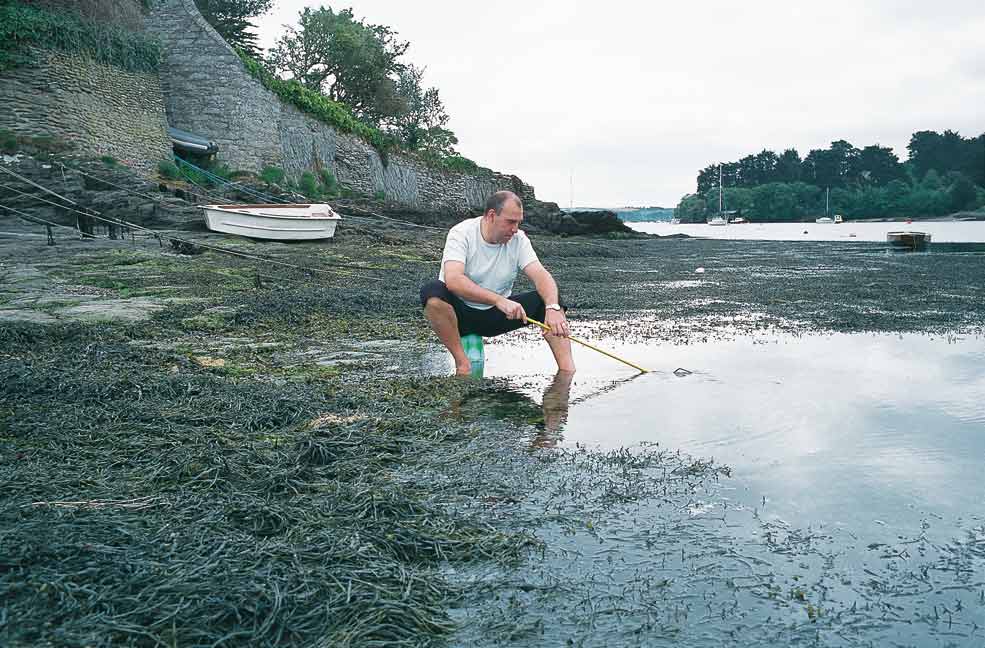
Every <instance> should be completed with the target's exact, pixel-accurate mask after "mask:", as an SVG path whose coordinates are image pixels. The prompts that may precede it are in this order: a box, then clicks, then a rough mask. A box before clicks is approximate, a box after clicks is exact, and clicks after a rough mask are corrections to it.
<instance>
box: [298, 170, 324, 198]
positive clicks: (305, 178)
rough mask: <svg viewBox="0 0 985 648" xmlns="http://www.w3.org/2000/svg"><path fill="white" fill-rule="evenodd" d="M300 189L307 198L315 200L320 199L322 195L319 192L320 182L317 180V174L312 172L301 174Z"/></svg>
mask: <svg viewBox="0 0 985 648" xmlns="http://www.w3.org/2000/svg"><path fill="white" fill-rule="evenodd" d="M298 189H300V191H301V193H302V194H304V195H305V196H306V197H308V198H311V199H315V198H318V196H319V194H320V193H321V192H320V191H319V190H318V181H317V180H315V174H313V173H311V172H310V171H305V172H304V173H302V174H301V181H300V182H299V183H298Z"/></svg>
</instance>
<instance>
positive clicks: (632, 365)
mask: <svg viewBox="0 0 985 648" xmlns="http://www.w3.org/2000/svg"><path fill="white" fill-rule="evenodd" d="M527 321H528V322H530V323H531V324H536V325H537V326H539V327H540V328H542V329H544V330H545V331H550V330H551V327H550V326H548V325H547V324H544V323H543V322H538V321H537V320H535V319H531V318H529V317H528V318H527ZM568 339H569V340H571V341H573V342H577V343H578V344H580V345H582V346H587V347H588V348H589V349H591V350H592V351H598V352H599V353H601V354H602V355H607V356H609V357H610V358H612V359H613V360H618V361H619V362H622V363H623V364H628V365H629V366H630V367H632V368H633V369H636V370H637V371H639V372H640V373H650V372H649V371H647V370H646V369H644V368H643V367H641V366H639V365H636V364H633V363H632V362H630V361H629V360H624V359H622V358H620V357H619V356H617V355H613V354H611V353H609V352H608V351H603V350H602V349H600V348H598V347H596V346H592V345H591V344H589V343H588V342H585V341H584V340H579V339H578V338H576V337H575V336H573V335H569V336H568Z"/></svg>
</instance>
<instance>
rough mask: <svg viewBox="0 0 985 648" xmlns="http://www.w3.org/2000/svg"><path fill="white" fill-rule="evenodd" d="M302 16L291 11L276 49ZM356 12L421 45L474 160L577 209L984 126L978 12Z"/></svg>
mask: <svg viewBox="0 0 985 648" xmlns="http://www.w3.org/2000/svg"><path fill="white" fill-rule="evenodd" d="M303 4H304V3H302V2H299V1H297V0H294V1H292V0H281V1H280V2H279V3H278V7H277V11H276V13H275V14H272V15H271V16H270V17H269V18H268V19H266V20H265V21H264V24H263V26H262V27H261V29H260V34H261V43H262V44H264V45H269V44H271V43H272V42H273V40H274V38H275V37H276V36H277V35H278V34H279V33H280V32H281V28H280V25H281V24H282V23H284V22H294V20H295V17H296V15H297V12H298V11H299V10H300V8H301V7H302V6H303ZM310 4H312V5H314V6H317V5H318V4H319V3H316V2H312V3H310ZM348 4H351V5H352V7H353V10H354V11H355V13H356V15H357V16H363V17H365V18H366V19H367V20H368V21H369V22H373V23H380V24H386V25H390V26H391V27H393V28H394V29H396V30H397V32H398V33H399V34H400V36H401V37H402V38H404V39H406V40H409V41H410V42H411V48H410V50H409V51H408V54H407V56H408V58H409V60H411V61H413V62H414V63H415V64H417V65H420V66H424V67H426V68H427V74H426V76H425V83H427V84H430V85H434V86H436V87H438V88H439V89H440V91H441V97H442V99H443V101H444V103H445V105H446V107H447V109H448V112H449V114H450V115H451V122H450V127H451V128H452V129H453V130H454V131H455V132H456V134H457V135H458V137H459V140H460V142H461V144H460V147H459V148H460V150H461V151H462V152H463V153H464V154H465V155H467V156H469V157H472V158H473V159H475V160H476V161H477V162H479V163H480V164H482V165H484V166H490V167H492V168H495V169H498V170H502V171H507V172H511V173H517V174H518V175H520V176H521V177H522V178H523V179H524V180H525V181H527V182H529V183H530V184H533V185H534V186H535V187H536V189H537V193H538V196H539V197H541V198H543V199H546V200H554V201H557V202H561V203H567V200H568V198H569V187H570V183H571V180H570V176H571V174H572V172H574V173H575V175H577V176H580V177H582V178H583V181H582V182H581V183H580V185H579V187H578V189H579V191H580V192H581V195H580V197H578V198H577V200H578V202H580V203H581V204H586V205H587V204H594V205H600V206H603V205H620V204H625V203H630V202H631V203H633V204H661V205H673V204H676V202H677V201H678V199H679V198H680V197H681V196H682V195H683V194H684V193H687V192H690V191H693V189H694V178H695V176H696V175H697V172H698V171H699V170H700V169H701V168H702V167H704V166H707V165H708V164H711V163H714V162H716V161H718V160H733V159H738V158H740V157H742V156H744V155H748V154H750V153H756V152H758V151H760V150H762V149H764V148H770V149H772V150H776V151H780V150H782V149H784V148H788V147H795V148H797V149H798V150H799V151H800V152H801V154H806V152H807V151H809V150H810V149H812V148H821V147H826V146H827V145H828V144H829V143H830V142H831V141H833V140H835V139H847V140H848V141H850V142H852V143H853V144H855V145H856V146H866V145H869V144H874V143H877V142H878V143H880V144H882V145H885V146H892V147H893V148H894V150H895V151H896V153H897V154H898V155H899V156H900V157H901V158H902V157H905V154H906V150H905V147H906V144H907V142H908V141H909V136H910V134H911V133H912V132H914V131H916V130H922V129H928V128H929V129H938V130H941V129H944V128H952V129H955V130H959V131H960V132H967V133H972V132H980V131H981V130H982V122H981V118H980V114H979V107H980V106H981V105H985V84H981V83H974V82H973V81H975V80H978V79H981V78H982V77H983V76H985V59H982V57H981V55H980V54H978V52H980V50H981V48H980V40H981V37H980V34H982V33H985V5H982V3H980V2H971V1H964V0H958V1H956V2H949V3H948V7H947V10H946V11H945V10H943V9H942V8H941V6H940V5H939V4H938V5H933V4H931V5H926V4H925V3H923V2H920V1H918V0H906V1H905V2H904V3H902V4H901V3H900V2H897V1H892V2H891V1H889V0H880V1H877V2H870V3H864V4H863V3H850V2H829V3H783V2H778V1H772V0H771V1H768V2H760V3H752V4H749V3H747V4H740V3H731V2H724V1H718V2H707V3H673V4H665V3H651V4H639V3H634V2H628V1H623V0H613V1H612V2H608V3H605V4H604V5H599V4H596V3H588V2H585V1H577V0H572V1H567V2H561V1H541V2H536V1H532V0H524V1H520V0H503V1H502V2H500V3H497V4H496V5H495V6H493V5H483V4H474V3H460V2H450V1H440V0H433V1H431V2H428V3H423V4H408V3H402V4H401V3H378V2H370V1H368V0H356V1H354V2H350V3H348ZM969 52H974V53H975V54H974V55H969Z"/></svg>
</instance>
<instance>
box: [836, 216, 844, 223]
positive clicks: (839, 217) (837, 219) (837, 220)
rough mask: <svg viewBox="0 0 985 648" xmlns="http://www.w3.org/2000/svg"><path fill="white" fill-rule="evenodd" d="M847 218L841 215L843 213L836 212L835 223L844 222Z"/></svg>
mask: <svg viewBox="0 0 985 648" xmlns="http://www.w3.org/2000/svg"><path fill="white" fill-rule="evenodd" d="M844 222H845V219H844V218H842V217H841V214H835V225H837V224H838V223H844Z"/></svg>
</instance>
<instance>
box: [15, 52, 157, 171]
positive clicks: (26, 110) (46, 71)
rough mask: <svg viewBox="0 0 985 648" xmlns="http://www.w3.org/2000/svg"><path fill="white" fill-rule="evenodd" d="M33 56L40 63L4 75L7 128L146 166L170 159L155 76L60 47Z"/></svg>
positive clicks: (35, 62) (16, 68)
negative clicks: (131, 70) (80, 55)
mask: <svg viewBox="0 0 985 648" xmlns="http://www.w3.org/2000/svg"><path fill="white" fill-rule="evenodd" d="M32 54H33V57H34V62H33V63H31V64H26V65H22V66H19V67H15V68H13V69H10V70H6V71H4V72H2V73H0V106H2V107H3V108H2V110H0V129H3V130H9V131H12V132H14V133H16V134H18V135H23V136H31V137H36V136H51V137H54V138H57V139H61V140H64V141H66V142H70V143H71V144H73V145H74V147H75V150H76V151H77V152H79V153H82V154H86V155H94V156H96V155H110V156H112V157H114V158H116V159H117V160H119V161H120V162H123V163H124V164H127V165H129V166H131V167H134V168H137V169H141V170H148V169H151V168H154V167H156V165H157V163H158V161H160V160H164V159H170V157H171V142H170V140H169V139H168V137H167V131H166V125H167V123H166V121H165V116H164V99H163V97H162V96H161V87H160V83H159V81H158V78H157V76H156V75H154V74H149V73H139V72H127V71H125V70H122V69H119V68H116V67H112V66H107V65H102V64H100V63H95V62H92V61H89V60H86V59H83V58H80V57H77V56H70V55H67V54H64V53H62V52H57V51H51V50H35V51H34V52H32Z"/></svg>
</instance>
